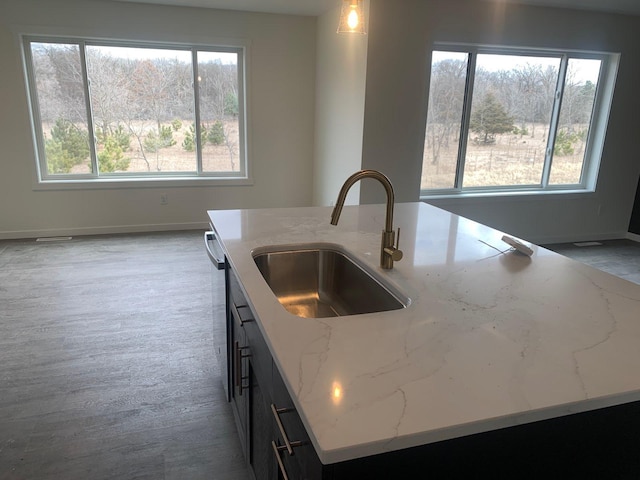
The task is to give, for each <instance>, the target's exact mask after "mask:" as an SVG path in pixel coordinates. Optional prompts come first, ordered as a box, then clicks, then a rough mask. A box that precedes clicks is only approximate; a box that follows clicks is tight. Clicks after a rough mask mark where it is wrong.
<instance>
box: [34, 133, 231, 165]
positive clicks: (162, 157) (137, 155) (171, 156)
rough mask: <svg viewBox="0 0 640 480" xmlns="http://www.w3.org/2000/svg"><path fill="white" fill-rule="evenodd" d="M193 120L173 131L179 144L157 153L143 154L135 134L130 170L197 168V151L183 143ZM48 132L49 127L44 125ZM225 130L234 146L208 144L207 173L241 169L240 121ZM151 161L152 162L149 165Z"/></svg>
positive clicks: (128, 154)
mask: <svg viewBox="0 0 640 480" xmlns="http://www.w3.org/2000/svg"><path fill="white" fill-rule="evenodd" d="M153 125H154V124H153V123H152V122H145V123H144V124H142V123H139V124H138V125H136V126H134V128H135V129H137V130H138V131H141V130H142V129H145V128H147V129H150V128H152V126H153ZM189 125H190V123H189V122H186V121H184V122H182V126H181V128H180V129H179V130H178V131H174V132H173V139H174V140H175V142H176V143H175V145H173V146H171V147H167V148H161V149H159V150H158V151H157V152H155V153H152V152H146V153H145V155H146V161H145V156H144V155H143V154H142V148H141V147H140V145H139V144H138V142H137V140H136V138H135V136H133V135H132V136H131V143H130V145H131V148H130V149H129V150H128V151H127V152H125V154H124V156H125V157H126V158H129V159H130V164H129V168H128V169H127V170H126V173H144V172H152V173H154V172H167V173H171V172H195V171H196V153H195V151H193V152H188V151H187V150H185V149H184V148H183V146H182V143H183V141H184V139H185V136H186V135H187V133H188V131H189ZM43 127H44V131H45V132H46V131H49V130H50V127H49V129H48V130H47V126H43ZM224 129H225V132H226V133H227V135H228V136H229V140H230V141H229V143H230V145H231V148H229V147H228V146H227V145H211V144H209V143H207V144H206V145H205V146H204V148H203V151H202V168H203V170H204V171H205V172H239V171H240V153H239V145H240V142H239V134H238V123H237V121H225V122H224ZM147 162H148V164H147ZM90 171H91V170H90V164H89V162H88V161H87V162H85V163H83V164H81V165H76V166H75V167H73V169H72V171H71V173H79V174H80V173H90Z"/></svg>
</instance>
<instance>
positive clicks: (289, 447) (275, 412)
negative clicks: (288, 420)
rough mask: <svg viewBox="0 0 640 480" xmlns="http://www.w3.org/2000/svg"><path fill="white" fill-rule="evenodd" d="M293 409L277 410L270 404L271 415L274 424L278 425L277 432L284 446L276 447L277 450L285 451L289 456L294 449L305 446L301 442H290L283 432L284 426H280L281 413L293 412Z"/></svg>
mask: <svg viewBox="0 0 640 480" xmlns="http://www.w3.org/2000/svg"><path fill="white" fill-rule="evenodd" d="M294 411H295V408H278V407H276V405H275V404H274V403H272V404H271V413H273V417H274V418H275V420H276V424H277V425H278V430H280V436H281V437H282V440H283V441H284V445H283V446H280V447H278V449H279V450H285V449H286V450H287V452H289V455H293V449H294V448H296V447H301V446H303V445H305V442H302V441H299V440H298V441H294V442H292V441H290V440H289V436H288V435H287V432H285V430H284V425H282V420H280V414H281V413H287V412H294Z"/></svg>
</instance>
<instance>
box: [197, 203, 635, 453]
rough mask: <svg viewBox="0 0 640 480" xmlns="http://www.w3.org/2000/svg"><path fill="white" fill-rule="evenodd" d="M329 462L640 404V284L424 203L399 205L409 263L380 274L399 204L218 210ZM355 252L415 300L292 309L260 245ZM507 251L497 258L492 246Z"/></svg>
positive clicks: (238, 267) (236, 262)
mask: <svg viewBox="0 0 640 480" xmlns="http://www.w3.org/2000/svg"><path fill="white" fill-rule="evenodd" d="M208 213H209V217H210V220H211V222H212V224H213V226H214V229H215V231H216V233H217V236H218V238H219V239H220V240H221V242H222V245H223V248H224V250H225V252H226V254H227V257H228V259H229V261H230V263H231V265H232V267H233V268H234V270H235V271H236V273H237V276H238V278H239V280H240V283H241V284H242V286H243V288H244V290H245V293H246V294H247V297H248V299H249V302H250V303H251V307H252V309H253V311H254V313H255V315H256V317H257V320H258V323H259V326H260V329H261V331H262V333H263V334H264V336H265V340H266V342H267V344H268V346H269V348H270V349H271V353H272V356H273V358H274V361H275V362H276V364H277V366H278V368H279V370H280V373H281V374H282V377H283V379H284V381H285V383H286V384H287V387H288V388H289V392H290V394H291V396H292V398H293V401H294V403H295V405H296V407H297V410H298V413H299V414H300V417H301V418H302V421H303V423H304V424H305V426H306V428H307V431H308V433H309V436H310V437H311V440H312V442H313V444H314V446H315V448H316V451H317V453H318V456H319V457H320V460H321V461H322V462H323V463H325V464H328V463H335V462H339V461H343V460H349V459H353V458H358V457H363V456H367V455H373V454H378V453H383V452H387V451H392V450H398V449H403V448H408V447H412V446H416V445H421V444H426V443H431V442H436V441H440V440H445V439H450V438H454V437H459V436H463V435H468V434H473V433H479V432H484V431H489V430H493V429H498V428H502V427H508V426H512V425H518V424H522V423H527V422H532V421H537V420H542V419H547V418H553V417H558V416H562V415H567V414H570V413H576V412H581V411H586V410H591V409H595V408H600V407H606V406H611V405H616V404H620V403H626V402H630V401H635V400H640V374H639V372H640V285H637V284H634V283H631V282H628V281H626V280H623V279H620V278H618V277H614V276H612V275H609V274H607V273H605V272H602V271H599V270H596V269H594V268H591V267H589V266H586V265H583V264H581V263H578V262H575V261H573V260H570V259H568V258H565V257H562V256H560V255H557V254H555V253H553V252H550V251H548V250H545V249H543V248H541V247H536V246H533V247H532V248H533V250H534V253H533V255H532V257H531V258H529V257H526V256H523V255H521V254H517V253H515V252H506V253H502V254H501V253H499V251H497V250H496V249H498V250H501V251H503V250H507V249H508V248H509V246H508V245H506V244H505V243H504V242H502V241H501V237H502V235H503V232H499V231H496V230H493V229H491V228H488V227H486V226H483V225H480V224H478V223H475V222H473V221H470V220H468V219H465V218H462V217H459V216H457V215H453V214H450V213H448V212H445V211H444V210H441V209H438V208H436V207H433V206H430V205H427V204H424V203H401V204H396V206H395V217H394V228H397V227H398V226H399V227H400V228H401V230H402V232H401V238H400V248H401V249H402V250H403V252H404V258H403V259H402V260H401V261H399V262H396V263H395V265H394V268H393V270H382V269H381V268H380V267H379V266H378V262H379V248H380V235H381V231H382V229H383V226H384V215H385V207H384V206H383V205H364V206H351V207H345V208H344V210H343V212H342V216H341V218H340V222H339V224H338V225H337V226H335V227H334V226H331V225H330V224H329V218H330V214H331V208H329V207H310V208H282V209H257V210H218V211H209V212H208ZM303 242H330V243H336V244H339V245H342V246H343V247H344V248H346V249H347V250H348V251H349V252H350V253H351V254H352V255H353V256H355V257H357V258H358V259H359V260H361V261H362V262H365V263H366V264H368V265H370V266H371V267H372V268H373V269H374V270H376V271H377V273H378V274H379V275H380V276H381V277H383V278H384V279H385V281H386V282H389V283H390V284H392V285H393V286H394V287H395V288H397V289H398V290H400V291H401V292H403V293H404V294H405V295H406V296H408V297H409V298H410V299H411V303H410V305H409V306H408V307H407V308H404V309H401V310H395V311H390V312H381V313H373V314H364V315H353V316H348V317H338V318H323V319H303V318H299V317H296V316H294V315H292V314H290V313H288V312H287V311H286V310H285V309H284V308H283V307H282V306H281V305H280V303H279V302H278V300H277V299H276V297H275V296H274V294H273V293H272V292H271V290H270V289H269V287H268V286H267V284H266V282H265V281H264V279H263V278H262V276H261V274H260V272H259V271H258V269H257V267H256V265H255V263H254V261H253V257H252V256H251V251H252V250H253V249H255V248H257V247H261V246H268V245H282V244H292V243H303ZM492 246H493V247H495V248H492Z"/></svg>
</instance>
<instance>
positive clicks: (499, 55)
mask: <svg viewBox="0 0 640 480" xmlns="http://www.w3.org/2000/svg"><path fill="white" fill-rule="evenodd" d="M607 60H608V56H607V55H605V54H600V55H596V54H576V53H563V52H555V51H554V52H534V53H529V52H526V51H525V52H522V51H519V52H508V51H505V50H504V49H502V50H498V49H493V50H492V49H488V48H484V49H478V48H469V49H468V50H465V49H462V50H455V51H446V50H435V51H434V52H433V53H432V64H431V80H430V88H429V103H428V109H427V125H426V132H425V148H424V157H423V171H422V181H421V190H422V192H423V194H426V195H429V194H438V193H456V192H463V191H500V190H502V191H504V190H547V189H553V190H560V189H566V190H569V189H576V188H585V186H586V183H587V182H586V177H585V172H586V167H587V166H588V165H589V162H598V161H599V159H594V158H593V157H594V155H591V154H590V153H591V152H590V146H591V145H592V144H593V138H592V137H593V136H594V128H593V127H594V123H596V122H595V121H594V118H595V117H596V113H597V106H598V101H597V100H598V95H599V94H600V95H601V97H604V96H605V95H604V93H602V92H601V90H604V89H601V88H600V86H601V84H602V83H603V80H604V79H605V76H603V75H604V74H603V70H604V69H603V65H604V64H605V62H606V61H607ZM611 92H612V87H611V89H610V91H609V93H608V95H609V97H610V95H611ZM609 101H610V98H609ZM600 105H601V107H600V108H603V109H604V108H606V107H605V106H606V105H607V101H606V99H605V101H601V102H600ZM605 121H606V120H605ZM603 132H604V128H602V127H601V128H600V134H602V135H603V134H604V133H603ZM590 142H591V143H590Z"/></svg>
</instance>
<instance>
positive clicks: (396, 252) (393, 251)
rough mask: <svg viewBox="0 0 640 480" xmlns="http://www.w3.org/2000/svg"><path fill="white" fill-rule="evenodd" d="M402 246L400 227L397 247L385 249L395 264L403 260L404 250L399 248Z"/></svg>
mask: <svg viewBox="0 0 640 480" xmlns="http://www.w3.org/2000/svg"><path fill="white" fill-rule="evenodd" d="M399 246H400V227H398V236H397V237H396V246H395V247H386V248H385V249H384V251H385V253H386V254H387V255H389V256H390V257H391V259H392V260H393V261H394V262H397V261H399V260H402V255H403V253H402V250H400V249H399V248H398V247H399Z"/></svg>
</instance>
